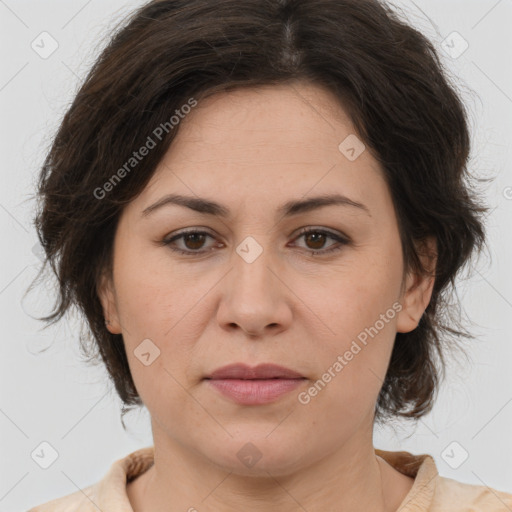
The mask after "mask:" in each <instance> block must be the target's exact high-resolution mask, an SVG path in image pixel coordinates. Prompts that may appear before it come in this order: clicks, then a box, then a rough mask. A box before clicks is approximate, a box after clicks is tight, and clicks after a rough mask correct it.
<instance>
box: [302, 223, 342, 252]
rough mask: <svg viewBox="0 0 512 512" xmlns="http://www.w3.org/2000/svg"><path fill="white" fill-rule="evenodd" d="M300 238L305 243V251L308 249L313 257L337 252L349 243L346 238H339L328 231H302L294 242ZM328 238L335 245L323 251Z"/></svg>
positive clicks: (312, 229) (309, 229)
mask: <svg viewBox="0 0 512 512" xmlns="http://www.w3.org/2000/svg"><path fill="white" fill-rule="evenodd" d="M300 238H303V239H304V241H305V244H306V247H305V249H306V250H308V249H309V252H310V253H311V254H313V255H316V254H327V253H331V252H334V251H339V250H341V249H342V248H343V246H344V245H347V244H348V243H349V239H348V238H346V237H343V236H340V235H338V234H336V233H331V232H330V231H325V230H323V229H315V228H306V229H303V230H302V231H301V233H300V234H299V236H298V237H297V238H296V240H298V239H300ZM329 238H330V239H331V240H334V241H335V242H337V243H335V244H332V245H331V246H329V247H327V249H323V247H324V245H325V243H326V241H327V240H328V239H329Z"/></svg>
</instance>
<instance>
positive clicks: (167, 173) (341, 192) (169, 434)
mask: <svg viewBox="0 0 512 512" xmlns="http://www.w3.org/2000/svg"><path fill="white" fill-rule="evenodd" d="M354 133H355V131H354V128H353V126H352V124H351V122H350V120H349V118H348V117H347V115H346V113H345V112H344V110H343V109H342V107H340V106H339V104H338V103H337V101H336V99H335V98H334V97H333V96H331V94H330V92H328V91H326V90H324V89H322V88H319V87H317V86H314V85H309V84H295V85H293V86H291V85H286V86H285V85H282V86H272V87H261V88H258V89H245V90H244V89H241V90H238V91H236V92H230V93H222V94H217V95H216V96H212V97H210V98H208V99H206V100H204V101H202V102H200V103H199V104H198V105H197V106H196V107H195V108H194V109H192V111H191V112H190V113H189V114H188V115H187V116H186V117H185V119H183V120H182V121H181V126H180V131H179V133H178V136H177V138H176V139H175V140H174V142H173V144H172V147H171V148H170V150H169V152H168V153H167V154H166V156H165V157H164V158H163V160H162V161H161V162H160V165H159V167H158V168H157V170H156V172H155V174H154V175H153V177H152V179H151V181H150V183H149V184H148V186H147V187H146V188H145V190H144V191H143V192H142V193H141V194H140V195H139V196H138V197H137V198H136V199H134V200H133V201H132V202H131V203H130V204H129V205H128V206H127V207H126V208H125V210H124V211H123V213H122V215H121V218H120V221H119V225H118V229H117V232H116V236H115V240H114V256H113V258H114V265H113V276H112V279H111V280H109V281H108V282H107V281H105V283H104V284H103V286H102V287H101V288H100V298H101V300H102V304H103V306H104V310H105V317H106V318H108V319H109V320H110V322H111V324H110V327H109V329H110V331H111V332H115V333H122V334H123V339H124V343H125V347H126V352H127V356H128V361H129V365H130V369H131V372H132V375H133V379H134V382H135V385H136V387H137V390H138V392H139V394H140V396H141V398H142V400H143V402H144V404H145V406H146V407H147V409H148V411H149V413H150V415H151V418H152V425H153V434H154V440H155V446H157V439H158V440H159V442H161V443H164V442H165V443H166V446H168V447H172V446H176V447H178V446H179V447H180V448H181V449H188V450H189V451H190V453H193V454H194V456H196V457H199V458H201V460H204V461H208V462H211V463H213V464H215V465H216V466H220V467H222V468H224V469H226V470H229V471H234V472H237V473H240V474H244V473H245V472H247V473H251V474H255V472H262V473H264V472H265V471H270V472H271V473H272V474H275V475H278V474H286V473H287V472H290V471H292V470H295V469H297V468H300V467H302V466H306V465H309V464H312V463H314V462H315V461H318V460H320V459H322V458H324V457H326V456H328V455H331V454H334V453H336V452H337V451H338V450H339V451H341V450H342V449H344V448H346V447H347V446H348V445H352V446H355V445H357V444H364V443H368V442H371V430H372V423H373V411H374V408H375V403H376V400H377V397H378V394H379V390H380V388H381V386H382V382H383V379H384V376H385V374H386V369H387V366H388V362H389V358H390V354H391V350H392V347H393V341H394V338H395V335H396V333H397V332H407V331H410V330H412V329H414V328H415V327H416V325H417V323H418V321H419V318H420V317H421V315H422V313H423V311H424V309H425V307H426V305H427V304H428V301H429V299H430V294H431V290H432V284H433V283H432V282H431V281H422V280H420V279H419V278H417V277H414V276H412V275H409V274H407V275H406V276H405V279H404V280H402V277H403V270H404V267H403V260H402V251H401V244H400V236H399V232H398V227H397V219H396V217H395V212H394V208H393V203H392V200H391V197H390V194H389V190H388V188H387V185H386V183H385V181H384V178H383V176H382V170H381V169H380V167H379V165H378V164H377V162H376V160H375V159H374V158H373V157H372V156H371V154H370V152H369V151H368V150H362V149H363V147H362V146H360V145H359V144H361V143H360V142H358V140H357V139H355V135H354ZM347 137H350V138H349V139H347ZM345 139H347V140H345ZM344 141H345V142H344ZM340 144H341V146H340ZM351 148H352V149H353V151H352V150H351ZM361 150H362V152H361ZM359 153H360V154H359ZM170 194H173V195H180V196H184V197H185V198H189V199H194V200H199V199H202V200H206V201H209V202H213V203H218V204H219V205H221V208H220V209H219V210H220V211H215V210H214V209H212V208H205V207H204V205H203V207H199V206H200V205H199V202H198V203H196V206H197V209H198V210H202V211H196V209H194V208H192V206H194V205H191V204H190V205H189V206H185V205H183V204H181V205H179V204H176V203H173V202H167V203H166V204H162V203H161V204H160V206H155V205H156V204H157V203H158V202H161V199H162V198H164V197H165V196H168V195H170ZM334 196H337V197H338V199H339V198H341V197H344V198H345V199H344V200H341V201H340V202H337V203H332V204H324V205H323V206H318V204H316V205H315V204H314V203H309V208H308V207H307V206H304V205H302V207H301V206H296V207H294V208H291V209H290V208H288V209H286V207H283V205H288V206H289V204H288V203H290V204H291V203H298V204H300V203H304V202H306V203H304V204H306V205H307V202H308V201H310V200H312V199H313V198H318V197H323V198H324V199H325V198H328V197H334ZM198 205H199V206H198ZM144 212H145V213H144ZM212 212H213V213H212ZM221 213H222V214H221ZM304 230H309V231H310V232H309V233H308V232H306V233H304ZM190 232H192V234H191V233H190ZM186 233H188V234H186ZM402 285H403V288H402ZM232 363H245V364H246V365H248V366H251V367H254V366H256V365H259V364H261V363H273V364H277V365H280V366H284V367H286V368H288V369H290V370H293V371H295V372H297V373H298V374H299V375H300V376H302V379H300V380H299V379H297V380H294V381H293V382H290V380H288V381H286V380H284V379H281V380H280V381H279V384H276V381H275V380H274V382H273V383H268V382H267V383H266V384H267V385H268V386H267V387H266V388H265V389H263V384H262V381H260V383H259V384H258V383H256V382H255V381H252V384H251V385H254V386H255V387H254V389H256V388H257V389H258V390H259V391H260V393H261V394H262V395H258V396H260V397H261V396H264V397H266V398H264V399H263V401H262V402H261V403H254V400H255V399H254V395H251V394H250V393H249V394H247V393H248V391H247V387H248V386H245V387H244V385H243V384H244V383H242V384H241V386H240V387H238V388H236V389H235V391H233V389H234V388H233V387H231V388H229V389H231V391H232V392H233V393H235V395H229V394H224V393H223V392H221V391H220V389H221V388H222V386H223V385H225V384H226V380H222V381H218V382H217V383H216V384H218V385H213V381H212V380H208V379H206V377H208V376H211V374H212V372H213V371H214V370H217V369H219V368H221V367H223V366H225V365H228V364H232ZM232 383H233V381H232ZM245 384H248V383H247V381H246V382H245ZM260 384H261V386H260ZM281 384H282V387H280V388H279V389H280V390H281V391H283V390H286V389H287V390H288V391H285V392H282V393H281V394H278V393H277V391H276V387H277V386H278V385H281ZM288 385H289V387H287V386H288ZM258 386H260V387H258ZM235 387H236V386H235ZM273 391H275V394H272V392H273ZM236 393H238V394H236ZM244 393H245V394H244ZM265 393H266V394H265ZM251 397H252V398H251ZM251 400H253V402H251ZM247 443H252V444H251V445H248V444H247ZM242 448H243V449H244V450H246V452H248V453H249V455H256V456H261V459H260V460H259V461H258V464H257V465H255V466H254V468H252V469H249V467H248V466H247V465H246V464H244V463H243V457H242V456H241V454H242V455H243V454H245V452H244V451H242V452H240V450H241V449H242Z"/></svg>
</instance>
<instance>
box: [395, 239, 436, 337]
mask: <svg viewBox="0 0 512 512" xmlns="http://www.w3.org/2000/svg"><path fill="white" fill-rule="evenodd" d="M417 252H418V256H419V258H420V260H421V262H422V264H423V266H424V267H425V268H426V269H428V270H429V275H418V274H412V273H408V274H407V276H406V280H405V287H404V291H403V293H402V296H401V298H400V303H401V305H402V309H401V311H400V312H399V313H398V315H397V324H396V327H397V331H398V332H410V331H413V330H414V329H416V327H417V326H418V324H419V322H420V319H421V316H422V315H423V313H424V311H425V309H427V306H428V303H429V302H430V298H431V296H432V290H433V288H434V281H435V277H434V274H435V269H436V264H437V244H436V240H435V238H434V237H429V238H427V239H426V240H424V241H423V242H422V243H421V244H420V245H419V247H417Z"/></svg>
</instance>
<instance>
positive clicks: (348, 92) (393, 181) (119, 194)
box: [34, 0, 487, 425]
mask: <svg viewBox="0 0 512 512" xmlns="http://www.w3.org/2000/svg"><path fill="white" fill-rule="evenodd" d="M297 81H306V82H308V83H312V84H317V85H319V86H323V87H326V88H327V89H328V90H330V91H331V92H332V93H333V94H334V95H335V97H336V98H338V99H339V102H340V105H341V106H342V107H343V108H344V109H345V111H346V112H347V114H348V115H349V117H350V119H351V121H352V123H353V125H354V127H355V129H356V133H357V135H358V137H360V139H361V140H363V141H364V144H365V145H366V147H367V149H368V150H369V151H370V152H371V154H372V155H373V156H374V157H375V158H376V159H377V161H378V162H379V163H380V164H381V166H382V168H383V171H384V177H385V179H386V182H387V184H388V187H389V190H390V193H391V197H392V200H393V204H394V207H395V211H396V214H397V219H398V227H399V231H400V239H401V243H402V251H403V256H404V272H405V271H407V270H413V271H415V272H417V273H421V274H423V275H427V274H428V272H429V270H428V269H427V268H425V267H424V266H422V262H421V259H420V257H419V253H418V250H419V249H418V247H419V246H420V245H421V243H422V242H423V241H425V240H426V238H427V237H429V236H432V235H433V236H434V237H435V240H436V243H437V265H436V268H435V284H434V288H433V292H432V296H431V300H430V303H429V304H428V306H427V308H426V310H425V312H424V314H423V316H422V317H421V319H420V321H419V324H418V326H417V327H416V328H415V329H414V330H413V331H411V332H408V333H397V334H396V338H395V342H394V347H393V351H392V355H391V360H390V363H389V367H388V370H387V374H386V377H385V380H384V383H383V385H382V389H381V391H380V395H379V397H378V400H377V403H376V407H375V413H376V414H375V419H376V420H382V419H383V418H388V417H398V416H401V417H406V418H419V417H421V416H422V415H423V414H425V413H427V412H428V411H430V409H431V408H432V405H433V401H434V398H435V395H436V392H437V389H438V384H439V382H440V379H441V378H442V376H443V375H444V369H445V364H446V363H445V361H446V360H445V358H444V357H443V352H444V349H445V348H448V347H451V346H454V344H455V345H456V344H457V343H456V342H457V341H459V339H460V338H464V337H469V338H473V336H472V335H471V334H470V333H469V332H467V331H466V330H464V329H463V327H462V325H460V324H458V323H457V322H456V321H455V319H454V318H453V315H452V313H453V311H454V305H453V304H452V303H451V302H450V298H451V297H452V296H453V292H454V291H455V278H456V276H458V274H459V273H460V271H461V269H462V268H463V267H465V266H466V264H467V262H468V261H469V259H470V257H471V256H472V255H473V254H474V253H475V252H476V251H478V252H479V251H480V250H481V249H482V247H483V246H484V243H485V234H484V229H483V223H482V214H484V213H485V212H486V211H487V208H486V207H484V206H483V205H482V204H479V203H478V202H477V199H476V193H475V192H474V191H473V190H472V188H471V186H470V185H471V183H470V179H471V178H474V177H472V176H470V174H469V172H468V169H467V163H468V159H469V151H470V137H469V133H468V132H469V130H468V114H467V111H466V109H465V106H464V104H463V103H462V101H461V99H460V97H459V96H458V93H457V91H456V89H455V86H454V85H452V84H451V83H450V79H449V78H448V74H447V71H446V70H445V69H444V67H443V64H442V61H441V59H440V57H439V55H438V53H437V52H436V49H435V48H434V46H433V44H432V43H431V42H430V41H429V40H428V39H427V38H426V37H425V36H424V35H422V34H421V33H420V32H419V31H418V30H416V29H414V28H412V27H411V26H410V25H409V24H408V23H407V22H406V21H403V20H402V17H401V16H400V15H399V13H398V11H396V10H392V9H391V8H390V7H389V6H388V5H386V4H385V3H384V2H382V1H379V0H278V1H276V0H215V1H214V0H154V1H150V2H148V3H146V4H145V5H143V6H142V7H140V8H138V9H137V10H135V11H133V12H132V13H131V14H130V15H129V16H127V17H126V18H125V19H123V20H122V22H121V23H120V24H119V25H118V26H117V27H116V28H115V30H113V32H112V34H111V35H109V40H108V43H107V44H106V45H105V47H104V48H103V49H102V51H101V54H100V56H99V57H98V58H97V59H96V60H95V62H94V64H93V66H92V68H91V69H90V71H89V73H88V75H87V77H86V79H85V81H84V82H83V84H82V85H81V87H80V88H79V90H78V92H77V94H76V96H75V97H74V100H73V102H72V104H71V106H70V107H69V108H68V109H67V111H66V112H65V115H64V116H63V119H62V122H61V124H60V126H59V128H58V130H57V132H56V135H55V136H54V137H52V143H51V147H50V149H49V151H48V153H47V155H46V158H45V160H44V164H43V166H42V169H41V172H40V175H39V181H38V184H37V187H38V188H37V198H38V211H37V215H36V217H35V220H34V223H35V226H36V230H37V233H38V237H39V240H40V243H41V245H42V247H43V249H44V251H45V255H46V259H45V265H43V268H42V270H43V269H45V268H47V264H48V263H49V264H50V266H51V269H52V271H53V274H54V275H55V276H56V278H57V280H58V288H57V290H58V298H57V301H56V304H55V306H54V309H53V311H52V313H51V314H50V315H48V316H45V317H42V318H40V320H44V321H45V322H46V324H47V325H46V326H49V325H51V324H52V323H54V322H56V321H58V320H59V319H61V318H62V317H63V316H64V314H65V313H66V312H67V311H68V310H69V309H70V308H72V307H76V308H77V309H78V310H79V311H80V313H81V315H82V318H84V319H85V320H86V321H85V322H83V324H82V325H83V327H85V332H84V331H82V332H81V334H80V343H81V348H82V350H83V353H84V354H85V355H86V356H89V358H90V361H91V360H96V361H100V362H101V360H102V361H103V363H104V365H105V367H106V370H107V372H108V374H109V376H110V378H111V379H112V381H113V383H114V385H115V388H116V390H117V393H118V394H119V396H120V398H121V400H122V402H123V415H124V413H125V412H127V411H128V410H129V409H130V406H136V405H138V406H140V405H143V403H142V401H141V399H140V397H139V395H138V392H137V389H136V387H135V384H134V381H133V379H132V375H131V373H130V369H129V366H128V360H127V357H126V352H125V346H124V343H123V338H122V335H121V334H111V333H110V332H109V331H108V330H107V329H106V327H105V323H104V316H103V309H102V306H101V303H100V300H99V296H98V285H99V282H100V278H101V276H102V274H103V273H104V272H112V246H113V238H114V235H115V230H116V226H117V222H118V219H119V216H120V213H121V211H122V209H123V207H124V206H125V205H126V204H127V203H129V202H130V201H131V200H132V199H133V198H135V197H136V196H137V195H138V194H139V193H140V192H141V191H142V190H143V189H144V187H145V185H146V184H147V183H148V181H149V179H150V178H151V176H152V174H153V173H154V172H155V169H156V167H157V165H158V163H159V161H160V160H161V159H162V157H163V156H164V155H165V153H166V151H167V150H168V148H169V147H170V145H171V143H172V141H173V139H174V137H175V136H176V134H177V133H178V130H179V124H177V125H176V126H175V127H174V128H173V129H169V128H167V129H166V130H165V132H166V133H163V131H161V132H162V134H163V136H162V137H161V140H160V141H159V142H158V144H157V145H156V147H155V148H154V149H152V150H151V151H150V152H149V154H147V156H146V157H145V158H144V159H142V160H141V161H140V162H138V163H137V170H136V172H131V173H129V175H127V176H125V177H124V179H123V180H122V182H120V183H119V184H117V185H116V186H115V187H112V190H110V191H109V193H108V194H106V195H104V197H102V198H101V199H98V197H97V196H98V194H97V193H94V191H95V190H98V187H101V186H103V184H105V183H107V182H108V181H109V180H110V179H111V178H112V175H113V172H114V171H115V170H116V169H120V168H121V166H122V165H123V163H125V162H126V161H127V160H128V159H129V158H130V157H131V156H132V153H133V151H134V150H136V149H137V148H139V147H141V146H143V145H144V144H145V142H146V141H147V138H148V135H150V134H151V133H153V131H154V130H155V127H158V126H167V127H168V126H169V122H168V121H169V118H170V116H171V115H172V114H174V113H175V112H176V111H177V110H178V111H179V110H180V108H181V106H182V105H184V104H187V102H188V101H189V100H190V98H197V99H198V101H200V100H201V99H202V98H205V97H207V96H211V95H213V94H215V93H218V92H227V91H230V90H234V89H237V88H242V87H256V86H260V85H277V84H293V83H296V82H297ZM165 123H167V125H166V124H165ZM38 277H39V276H38ZM449 292H452V293H449ZM454 325H455V326H456V327H457V328H455V327H454ZM449 340H450V341H449ZM100 357H101V360H100ZM123 425H124V423H123Z"/></svg>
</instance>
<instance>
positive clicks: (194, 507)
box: [128, 425, 413, 512]
mask: <svg viewBox="0 0 512 512" xmlns="http://www.w3.org/2000/svg"><path fill="white" fill-rule="evenodd" d="M365 434H366V435H363V434H360V433H358V435H357V437H356V438H354V439H350V440H348V441H347V442H346V443H344V444H343V445H342V446H340V447H338V449H337V450H333V451H331V452H330V453H329V454H328V456H324V457H321V458H320V459H319V460H317V461H314V462H312V463H311V464H309V465H307V466H301V467H300V468H296V469H295V470H291V471H290V470H286V471H280V470H279V468H277V467H276V468H268V467H267V468H266V469H265V470H264V471H260V472H259V473H258V474H257V476H254V475H253V476H251V475H250V474H239V473H237V472H235V470H234V469H233V468H230V467H226V468H224V467H219V466H218V465H216V464H214V463H213V462H212V461H210V460H208V459H206V458H205V457H204V456H202V455H200V454H198V453H197V452H195V451H193V450H190V449H189V448H188V447H186V446H183V445H181V444H179V443H178V442H176V441H175V440H174V439H170V438H169V437H168V436H167V435H166V434H165V433H164V432H163V431H161V430H160V429H158V428H155V425H153V438H154V446H155V462H154V465H153V466H152V467H151V468H150V469H148V470H147V471H146V472H145V473H144V474H143V475H141V476H140V477H139V478H137V479H136V480H135V481H134V482H133V483H132V484H131V486H129V489H128V491H129V492H128V496H129V499H130V501H131V502H132V507H133V509H134V512H148V511H151V512H164V511H165V512H178V511H180V512H182V511H189V512H214V511H215V512H235V511H237V512H238V511H239V510H251V511H253V512H267V511H268V510H269V509H272V510H275V511H279V512H296V511H297V510H307V511H308V512H316V511H321V510H322V511H325V510H339V511H350V512H363V511H367V510H372V511H375V512H393V511H395V510H396V509H397V508H398V506H399V504H400V503H401V501H402V499H403V498H404V497H405V494H406V493H407V492H408V490H409V489H410V487H411V485H412V483H413V480H412V479H410V478H409V477H406V476H404V475H401V474H400V473H398V472H397V471H396V470H394V469H393V468H391V466H389V465H388V464H387V463H386V462H384V461H383V460H382V459H380V458H379V457H377V456H376V455H375V451H374V448H373V443H372V432H371V429H370V432H366V433H365ZM273 469H274V470H273Z"/></svg>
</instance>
